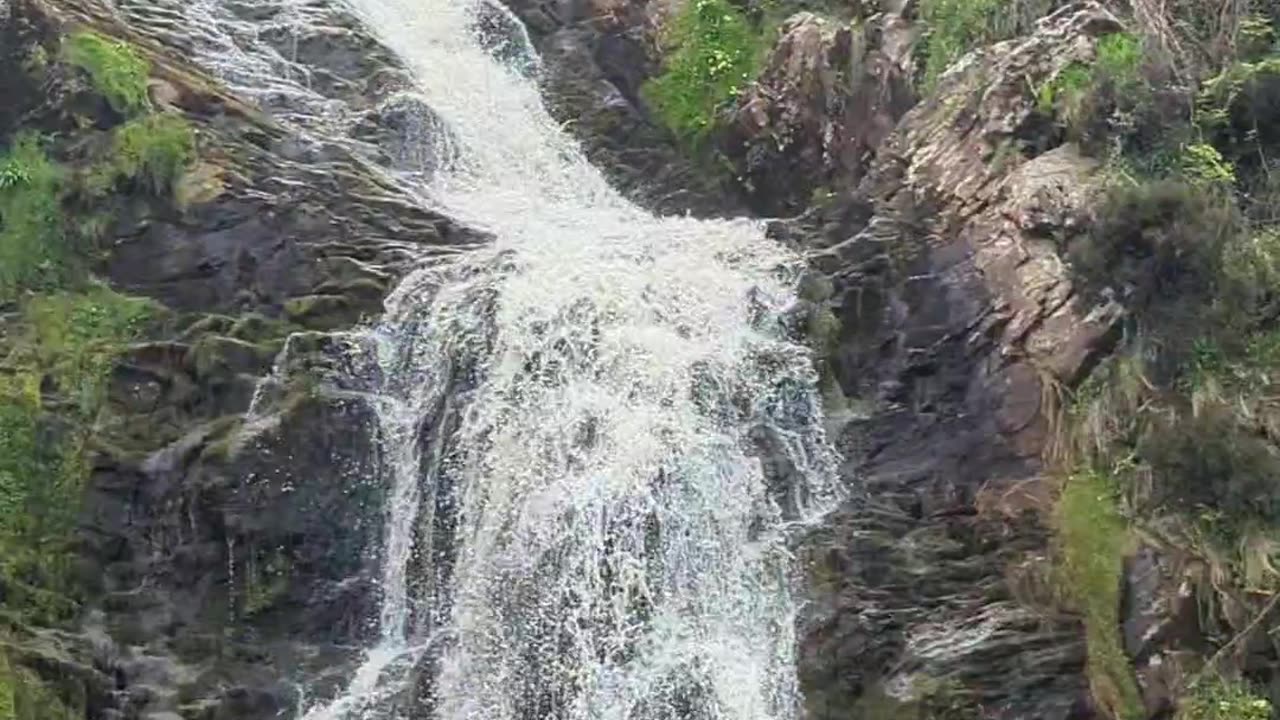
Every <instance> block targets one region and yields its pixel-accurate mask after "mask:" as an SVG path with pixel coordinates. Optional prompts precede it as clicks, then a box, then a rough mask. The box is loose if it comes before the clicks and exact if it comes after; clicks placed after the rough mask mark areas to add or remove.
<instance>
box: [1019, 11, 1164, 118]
mask: <svg viewBox="0 0 1280 720" xmlns="http://www.w3.org/2000/svg"><path fill="white" fill-rule="evenodd" d="M1096 54H1097V59H1096V62H1094V63H1093V64H1091V65H1086V64H1084V63H1072V64H1071V65H1068V66H1067V67H1065V68H1063V69H1062V71H1061V72H1059V73H1058V74H1057V75H1056V76H1055V77H1053V78H1052V79H1050V80H1049V81H1048V82H1046V83H1044V84H1043V85H1041V86H1040V87H1039V88H1038V89H1037V90H1036V104H1037V107H1038V109H1039V110H1040V112H1042V113H1045V114H1047V115H1048V114H1056V115H1057V116H1058V117H1059V118H1060V119H1061V121H1062V124H1063V125H1064V126H1065V127H1066V128H1067V131H1068V133H1069V134H1070V135H1073V136H1075V138H1077V139H1079V138H1081V137H1083V136H1084V135H1086V134H1087V133H1088V131H1089V125H1090V124H1091V123H1092V122H1094V121H1096V120H1097V119H1098V117H1099V116H1100V115H1104V114H1108V113H1110V112H1113V111H1114V110H1116V109H1117V108H1119V109H1126V106H1130V105H1131V104H1132V103H1133V102H1135V100H1137V99H1139V98H1140V97H1141V94H1142V93H1138V92H1136V91H1138V90H1141V89H1142V85H1141V83H1140V82H1139V76H1138V70H1139V69H1140V67H1141V64H1142V43H1141V42H1140V41H1139V40H1138V38H1137V37H1136V36H1134V35H1132V34H1130V33H1124V32H1120V33H1111V34H1109V35H1104V36H1103V37H1101V38H1099V39H1098V43H1097V50H1096Z"/></svg>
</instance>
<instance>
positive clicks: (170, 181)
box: [88, 113, 196, 197]
mask: <svg viewBox="0 0 1280 720" xmlns="http://www.w3.org/2000/svg"><path fill="white" fill-rule="evenodd" d="M195 151H196V143H195V134H194V133H193V132H192V130H191V125H190V124H189V123H187V121H186V120H184V119H183V118H181V117H179V116H177V115H172V114H167V113H162V114H158V115H148V116H146V117H142V118H138V119H136V120H131V121H129V122H128V123H125V124H124V125H122V126H120V127H118V128H116V130H115V135H114V136H113V138H112V143H111V155H110V157H108V158H107V159H106V160H104V161H103V162H102V163H100V164H99V165H97V166H96V167H94V168H93V170H92V171H91V172H90V173H89V177H88V187H89V190H90V193H91V194H95V195H101V194H105V193H106V192H109V191H110V190H111V189H113V188H114V187H115V186H116V185H117V184H118V183H120V182H122V181H136V182H138V183H140V184H141V185H142V186H143V187H144V188H145V189H146V190H147V191H148V192H150V193H152V194H153V195H156V196H162V197H163V196H169V195H171V194H172V193H173V191H174V187H175V184H176V183H177V181H178V178H180V177H181V176H182V173H183V171H184V170H185V169H186V168H187V166H188V165H190V164H191V161H192V160H193V159H194V158H195Z"/></svg>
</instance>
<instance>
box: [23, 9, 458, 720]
mask: <svg viewBox="0 0 1280 720" xmlns="http://www.w3.org/2000/svg"><path fill="white" fill-rule="evenodd" d="M4 11H5V15H4V17H3V19H2V21H0V22H2V24H3V47H2V49H3V52H2V53H0V55H2V57H3V60H2V61H0V62H3V72H0V76H2V77H3V78H4V82H5V83H6V88H5V97H6V104H5V108H4V114H3V116H2V117H0V134H2V135H3V136H4V137H5V142H6V143H10V142H12V141H13V138H14V137H15V136H14V133H15V132H16V131H17V130H18V129H22V130H23V131H26V132H32V131H34V132H38V133H41V134H42V135H43V137H45V138H46V143H47V144H48V146H49V148H50V150H49V152H50V154H51V155H52V156H53V157H54V158H55V159H56V160H57V161H58V162H59V163H61V164H62V166H63V167H65V168H66V170H65V173H66V174H67V176H68V177H69V178H72V181H73V182H79V180H78V178H81V177H87V176H88V173H89V172H90V170H91V168H90V167H89V163H90V162H94V161H95V160H94V157H96V156H95V155H94V154H93V153H92V152H88V153H86V148H95V147H102V146H104V145H109V141H110V139H111V138H112V137H113V136H115V135H116V134H117V133H118V132H119V128H121V127H123V126H124V124H125V123H126V121H127V119H128V118H127V117H125V116H124V115H123V114H122V113H121V112H119V111H118V110H117V109H116V108H115V107H113V106H112V105H111V103H109V102H108V101H107V100H106V99H105V96H104V92H103V90H102V87H101V86H98V85H95V82H94V81H93V80H92V79H91V78H90V77H89V75H88V74H87V73H85V71H84V70H82V69H80V68H77V67H74V66H73V65H71V64H69V63H67V62H66V61H65V60H64V58H65V57H66V56H65V54H64V47H65V46H66V44H67V43H68V42H69V38H71V37H72V36H73V35H76V34H78V33H85V32H94V33H100V34H101V36H105V37H109V38H110V37H115V38H120V39H122V40H123V41H125V42H126V43H127V45H126V46H125V47H126V48H129V52H130V53H133V54H136V55H138V56H139V57H141V58H143V60H144V62H145V64H146V66H147V67H148V69H149V72H148V74H149V79H148V87H147V91H148V94H149V96H150V100H149V102H148V103H147V104H148V105H149V106H150V107H151V110H149V111H148V112H151V113H154V114H156V116H160V117H172V118H180V119H181V120H182V121H183V122H185V123H186V124H187V125H188V126H189V127H190V128H192V132H193V134H194V141H195V143H194V145H195V152H194V158H193V159H192V160H191V161H190V162H189V163H187V164H186V166H185V167H184V168H182V172H181V174H180V176H179V177H178V178H177V179H176V182H175V186H174V190H173V192H172V193H159V194H155V195H149V194H148V193H145V192H142V191H141V189H140V188H139V187H138V186H137V185H126V186H123V187H121V188H120V190H119V192H118V193H117V194H109V195H107V196H106V197H104V198H102V199H99V200H95V201H93V202H92V203H91V204H90V205H89V207H88V210H87V211H88V212H92V213H94V214H95V215H96V216H98V217H101V218H103V222H105V228H103V229H102V230H101V238H103V239H102V240H101V241H100V242H99V243H98V246H97V247H96V248H93V249H92V254H87V255H86V256H85V259H84V260H74V262H76V263H82V262H83V263H86V264H88V265H89V269H91V270H92V271H93V273H94V274H95V275H96V276H97V277H98V278H99V279H100V280H101V281H102V282H105V283H108V284H109V285H110V286H111V287H112V288H114V289H115V290H116V291H118V292H120V293H127V294H129V295H131V296H134V297H138V298H144V299H145V300H146V301H148V302H150V303H151V305H150V307H151V308H152V309H151V311H150V313H149V315H150V317H151V318H152V319H151V320H149V321H148V322H147V323H146V324H145V326H144V327H143V329H142V331H141V337H140V338H138V339H137V341H135V342H132V343H130V344H128V345H127V346H124V347H121V348H120V349H119V353H118V355H117V356H116V358H115V360H114V362H113V363H112V365H113V366H112V367H111V369H110V371H109V375H108V376H107V378H106V382H105V387H104V390H103V400H102V402H101V404H100V405H95V408H96V409H95V411H94V414H93V415H92V416H91V417H88V418H86V420H85V422H87V423H88V430H89V435H88V436H89V441H88V444H87V448H86V450H85V456H84V462H85V467H86V472H85V474H84V475H83V478H82V483H83V485H82V487H81V489H80V491H79V492H78V493H75V492H73V493H72V494H71V495H70V496H69V498H68V502H75V503H76V504H77V505H79V506H80V508H81V509H80V511H79V514H80V519H79V521H78V523H77V527H76V528H75V530H74V539H73V542H72V545H71V548H72V552H73V553H74V556H75V557H76V570H75V578H76V580H75V582H74V583H73V584H72V586H71V589H70V590H67V592H68V593H69V595H68V596H67V598H66V599H67V601H68V602H71V603H72V604H73V606H74V609H73V611H72V612H71V613H70V614H67V615H64V616H62V617H61V618H60V619H58V620H57V621H56V622H53V623H50V622H48V621H44V620H40V619H38V618H36V617H34V616H31V615H29V614H27V609H26V605H24V601H23V600H22V597H23V596H22V595H21V594H19V593H20V591H21V590H22V588H23V587H25V585H22V584H18V583H19V580H17V579H16V578H13V577H6V578H5V579H4V582H0V598H3V600H4V604H5V607H6V615H5V621H4V623H3V624H2V625H0V717H3V718H5V720H14V719H16V720H46V719H48V718H53V717H55V716H57V717H62V716H63V713H65V714H66V716H67V717H89V718H104V719H105V718H151V719H152V720H156V719H159V718H175V717H184V718H256V717H262V718H266V717H277V715H278V713H280V712H286V711H292V710H290V708H294V707H296V706H297V704H298V702H299V688H298V685H297V684H296V683H297V680H298V679H300V678H301V677H304V676H306V677H312V678H318V680H317V682H318V683H319V685H318V686H317V687H321V688H323V683H324V682H325V681H324V676H325V673H334V676H333V678H332V681H333V682H343V681H344V677H345V676H344V675H343V674H342V672H343V669H344V668H345V667H346V665H345V664H346V663H347V662H348V661H350V660H351V659H353V655H354V654H355V652H356V651H357V649H358V648H359V647H361V646H362V645H363V644H364V642H365V641H366V640H367V639H368V637H369V634H370V632H371V630H372V628H371V625H370V621H371V617H372V616H373V614H374V613H373V609H374V608H373V606H372V605H371V603H373V602H374V601H375V600H376V592H375V591H374V589H373V586H372V584H371V579H372V573H373V572H375V571H376V570H377V568H378V557H377V556H378V552H379V549H378V548H379V545H380V537H381V517H380V514H381V509H382V507H383V505H382V502H381V494H382V492H383V489H382V488H381V487H379V486H377V484H376V480H375V478H376V477H377V475H376V473H374V472H372V462H373V454H374V453H375V452H376V450H375V446H374V442H375V440H376V434H375V433H376V427H375V425H374V423H373V422H372V419H371V414H370V412H371V411H370V409H369V408H368V407H367V406H365V405H364V404H363V403H362V402H361V401H360V400H358V399H356V398H353V397H352V396H351V395H350V394H349V393H346V394H344V393H343V392H342V391H341V390H340V389H339V388H338V387H336V385H334V384H333V382H331V381H332V379H333V378H336V377H340V374H341V373H340V371H342V370H343V368H340V367H337V368H335V367H331V366H332V365H333V364H334V363H336V362H340V361H341V359H342V358H343V357H344V354H343V353H341V352H337V351H335V349H334V348H336V345H335V344H334V343H337V342H341V341H340V339H338V338H336V337H335V336H333V335H331V334H330V333H331V331H334V330H339V329H341V328H345V327H349V326H350V325H352V324H354V323H355V322H357V321H358V320H360V319H361V318H363V317H369V316H376V315H377V314H378V313H380V311H381V305H382V298H383V296H384V295H385V294H386V293H387V292H388V291H389V290H390V288H391V287H392V286H393V284H394V283H395V281H396V280H397V278H398V277H399V276H400V275H401V274H402V273H403V272H404V270H405V269H406V268H407V267H408V266H409V264H410V263H411V262H413V261H414V259H415V258H418V257H421V256H422V255H423V254H424V253H430V252H433V251H437V250H439V249H442V248H449V247H457V246H459V245H465V244H468V243H474V242H480V241H482V240H483V238H482V237H481V236H479V235H478V234H476V233H473V232H470V231H468V230H466V229H463V228H460V227H458V226H456V225H455V224H454V223H452V222H451V221H449V220H447V219H445V218H442V217H440V216H437V215H433V214H431V213H428V212H425V211H423V210H422V209H421V206H420V205H419V204H418V203H417V202H416V201H414V200H412V199H410V198H409V197H408V196H407V195H406V194H405V192H404V191H403V190H401V189H400V188H398V187H397V186H396V185H395V184H394V183H393V182H391V181H390V180H389V179H388V177H387V176H384V175H383V174H382V173H380V172H379V171H378V170H377V169H376V167H375V166H374V165H373V164H371V163H370V162H369V161H368V160H366V159H364V158H362V157H358V156H356V155H355V154H353V152H352V151H351V150H350V149H348V148H346V147H340V146H337V145H333V144H325V143H323V142H318V141H316V140H315V139H314V138H309V137H306V136H302V135H299V134H298V133H297V132H295V131H292V130H286V129H284V128H282V127H281V126H279V125H277V124H275V123H274V122H273V121H272V120H270V119H269V118H268V117H267V116H265V115H264V114H263V113H262V112H261V111H260V110H258V109H257V108H255V107H254V106H253V104H252V103H250V102H246V100H245V99H244V98H241V97H236V96H234V95H232V94H230V93H228V92H227V91H226V90H225V89H224V88H223V87H222V85H221V83H220V82H218V81H216V80H214V79H212V78H209V77H207V76H205V75H203V74H202V73H201V72H200V71H199V70H197V69H196V68H195V67H193V66H192V65H191V64H189V63H188V62H186V61H185V60H184V59H183V55H182V53H183V48H182V44H181V43H182V42H183V34H182V29H181V28H174V27H172V26H171V25H170V24H167V23H165V22H160V20H163V19H164V18H165V17H166V15H165V9H164V8H163V7H162V6H149V7H146V8H141V11H142V12H145V13H147V14H148V16H149V18H150V20H149V21H147V22H142V21H136V20H135V21H132V22H130V23H128V24H122V23H121V20H120V18H119V16H117V15H115V14H113V13H110V12H109V11H108V10H107V8H106V7H105V6H102V5H98V4H95V3H77V2H65V3H64V2H59V3H45V2H42V1H41V0H18V1H17V2H14V3H11V4H8V5H6V6H5V8H4ZM340 21H342V18H337V19H336V20H335V22H340ZM345 22H346V23H347V24H348V25H350V26H351V27H353V28H354V27H355V25H354V23H353V22H352V21H351V20H350V18H346V19H345ZM337 37H341V38H343V40H341V41H336V42H335V38H337ZM343 42H347V43H349V44H347V45H344V44H343ZM303 47H304V48H306V47H309V46H307V45H305V44H304V45H303ZM372 47H374V45H373V43H372V41H371V40H370V39H369V38H368V37H367V36H364V35H361V34H360V33H359V32H357V31H356V30H347V31H345V32H341V31H336V32H335V33H334V34H333V35H332V36H331V37H329V38H326V39H324V40H323V41H321V42H319V46H318V48H319V49H317V50H315V52H316V53H317V54H318V55H319V57H318V58H315V59H314V62H315V65H316V67H317V69H318V70H319V69H322V70H323V71H324V72H325V73H327V75H324V76H323V77H324V78H325V79H326V82H325V83H323V84H321V83H317V85H318V86H323V88H324V90H325V91H326V92H328V93H330V95H331V96H332V97H336V98H340V99H344V100H354V99H360V100H361V101H362V102H363V103H364V105H365V107H366V108H368V109H370V110H373V109H374V107H375V105H376V103H375V92H376V90H378V89H384V90H387V91H388V92H389V91H390V90H391V89H393V88H394V86H395V84H394V81H393V80H392V79H390V76H391V75H394V71H395V68H394V66H393V65H392V64H391V63H390V62H389V60H388V59H387V58H386V57H385V56H384V57H382V58H381V59H379V58H377V57H376V56H370V55H369V54H368V52H369V49H370V48H372ZM33 58H39V59H41V62H38V63H37V62H33V61H32V59H33ZM319 75H320V73H319V72H317V76H319ZM379 139H383V140H385V141H387V142H385V143H384V144H383V145H381V146H375V147H374V148H373V151H372V153H371V156H372V157H373V158H374V159H375V160H376V159H378V158H379V157H381V158H383V159H384V160H385V161H386V162H388V163H391V162H393V161H394V158H395V154H396V150H397V147H396V145H395V142H394V140H395V138H394V137H385V138H379V137H377V136H375V137H372V138H370V141H372V142H377V141H378V140H379ZM68 192H69V193H70V194H67V195H64V196H62V199H61V202H62V204H63V207H64V208H65V209H66V212H68V213H69V214H74V213H76V212H80V210H78V209H76V208H78V207H79V206H78V205H75V203H78V202H81V201H80V200H77V199H76V197H77V196H76V195H75V192H78V191H75V190H70V191H68ZM46 292H49V291H48V290H45V289H41V288H36V289H34V290H26V291H23V293H22V294H21V295H19V296H18V297H17V298H16V299H14V300H12V301H6V305H5V307H4V309H5V313H6V314H5V315H4V323H5V325H6V330H7V331H9V334H10V337H13V336H14V333H17V332H19V330H20V328H21V322H22V318H23V317H24V316H25V315H27V314H29V313H28V311H27V310H26V309H25V308H28V307H31V306H33V303H36V302H38V301H39V298H40V297H41V296H42V295H41V294H42V293H46ZM54 292H56V293H75V292H79V291H78V290H77V289H76V288H75V287H70V286H69V287H68V288H66V289H65V290H57V289H55V290H54ZM71 296H72V297H74V295H71ZM10 310H12V311H13V312H10ZM24 332H25V331H24ZM291 334H292V338H291V339H290V340H289V342H290V343H291V349H292V353H291V358H292V359H293V362H294V363H295V364H297V365H299V366H300V367H297V368H290V370H291V371H292V372H290V373H288V374H287V376H286V377H287V378H288V382H287V383H286V384H285V385H284V386H283V387H280V388H278V389H277V391H275V392H268V393H266V394H265V395H264V396H263V397H262V398H260V399H259V400H258V401H257V403H258V404H257V406H256V407H255V415H254V417H253V418H252V419H251V420H252V422H249V421H250V418H247V417H246V415H245V413H246V411H248V410H249V409H250V403H251V401H253V400H254V396H255V389H256V388H257V387H258V386H259V384H260V382H261V379H262V378H263V377H265V376H267V375H269V374H270V373H271V371H272V362H273V360H274V358H275V357H276V356H277V354H278V352H279V351H280V349H281V347H282V344H283V343H284V342H285V340H286V337H288V336H290V335H291ZM36 349H37V350H38V351H42V350H41V348H40V347H37V348H36ZM7 370H12V368H7ZM74 389H75V388H59V387H57V386H55V385H52V384H51V383H50V382H49V381H48V378H47V377H46V379H45V380H44V381H42V390H41V395H40V406H41V408H42V409H41V410H40V417H41V418H42V419H41V420H40V422H42V423H45V422H56V420H55V419H56V418H57V417H59V416H60V413H61V411H60V409H59V408H61V407H62V406H63V405H64V404H65V403H66V401H67V392H69V391H73V390H74ZM5 451H6V452H10V453H11V452H15V451H14V449H13V447H12V446H11V445H9V446H5ZM6 459H8V458H6ZM361 479H363V480H361ZM65 509H66V510H71V511H73V512H74V511H75V510H76V508H65ZM334 518H343V521H342V522H334V521H333V519H334ZM60 602H61V601H60Z"/></svg>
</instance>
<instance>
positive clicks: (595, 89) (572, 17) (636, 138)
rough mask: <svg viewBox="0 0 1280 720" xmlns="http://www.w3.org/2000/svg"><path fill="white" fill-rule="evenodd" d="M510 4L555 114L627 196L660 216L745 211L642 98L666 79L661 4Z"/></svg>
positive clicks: (569, 0)
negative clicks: (661, 74)
mask: <svg viewBox="0 0 1280 720" xmlns="http://www.w3.org/2000/svg"><path fill="white" fill-rule="evenodd" d="M506 4H507V6H508V7H510V8H511V11H512V12H513V13H515V15H516V16H517V17H518V18H520V20H521V21H523V22H524V24H525V25H526V27H527V28H528V29H529V34H530V36H531V37H532V40H533V43H534V46H535V47H536V48H537V50H538V52H539V53H540V54H541V57H542V68H541V72H542V75H541V80H542V88H543V92H544V94H545V96H546V100H547V106H548V108H549V109H550V110H551V112H552V114H553V115H555V116H556V118H558V119H559V120H561V121H562V122H565V123H566V126H567V128H568V130H569V131H570V132H571V133H573V134H574V136H575V137H576V138H577V139H578V140H579V141H580V142H581V143H582V146H583V150H584V152H585V153H586V155H587V157H588V159H590V160H591V162H592V163H594V164H595V165H597V166H599V167H600V168H602V169H603V170H604V171H605V173H606V174H607V175H608V176H609V179H610V180H611V181H612V182H613V183H614V185H615V186H617V187H618V188H619V189H620V190H621V191H622V192H623V193H624V194H626V195H627V196H628V197H631V198H633V199H635V200H636V201H638V202H640V203H641V204H643V205H645V206H646V207H649V208H653V209H654V210H656V211H658V212H667V213H681V212H686V211H687V212H692V213H693V214H695V215H727V214H738V213H740V212H742V210H743V208H742V206H741V204H740V203H739V202H738V201H737V200H736V197H735V192H734V191H733V189H732V188H730V187H727V186H725V185H724V184H722V181H721V180H720V179H718V178H716V177H714V176H713V175H712V173H710V172H708V171H707V170H705V169H703V168H700V167H699V166H698V165H697V164H696V163H694V162H691V161H690V160H689V159H688V158H687V157H685V155H684V154H683V153H682V152H680V151H679V150H678V149H677V147H676V142H675V138H674V137H673V136H672V135H671V133H670V132H669V131H667V130H666V129H665V128H664V127H662V126H661V124H660V123H659V121H658V120H657V119H656V118H654V117H653V116H651V115H650V113H649V111H648V109H647V108H646V107H645V104H644V101H643V99H642V98H641V87H642V85H643V84H644V81H645V80H647V79H648V78H649V77H651V76H652V75H653V74H654V73H656V72H657V70H658V57H657V52H656V49H655V47H654V40H653V38H654V35H655V33H656V32H657V22H658V21H657V14H658V13H659V12H661V3H659V2H656V0H655V1H654V2H648V1H644V0H636V1H632V0H624V1H623V2H607V1H606V0H588V1H584V0H563V1H558V2H541V3H535V2H526V1H525V0H506Z"/></svg>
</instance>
